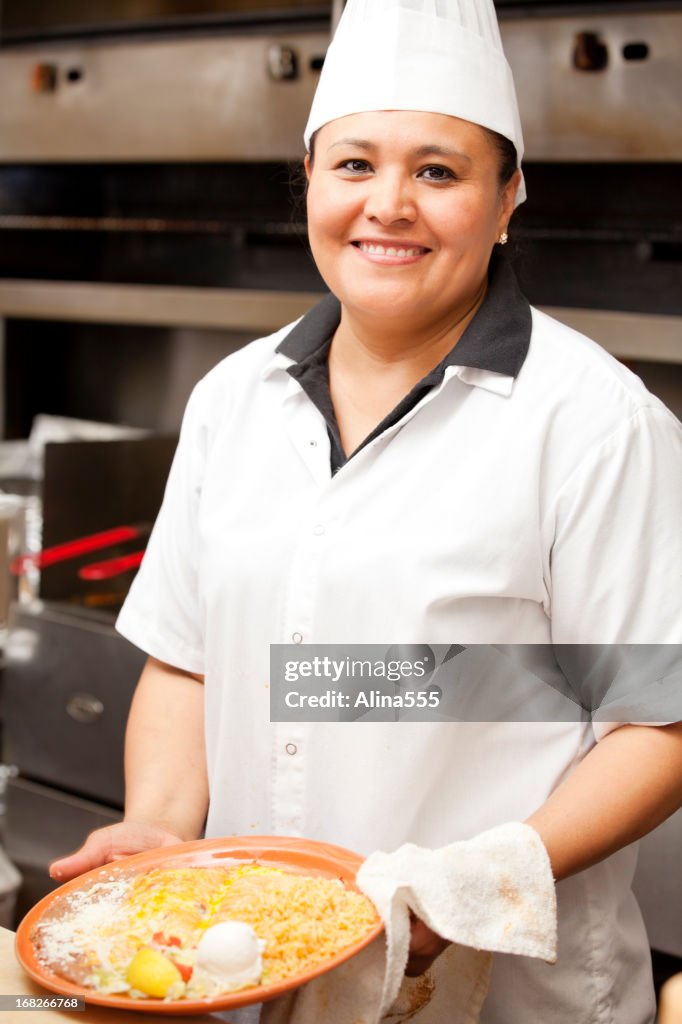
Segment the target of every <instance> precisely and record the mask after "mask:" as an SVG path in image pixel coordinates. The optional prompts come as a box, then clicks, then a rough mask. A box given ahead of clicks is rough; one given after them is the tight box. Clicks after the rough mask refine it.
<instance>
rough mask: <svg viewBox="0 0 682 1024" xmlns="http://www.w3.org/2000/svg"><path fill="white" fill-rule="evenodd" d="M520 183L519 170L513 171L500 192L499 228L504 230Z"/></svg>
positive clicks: (512, 209)
mask: <svg viewBox="0 0 682 1024" xmlns="http://www.w3.org/2000/svg"><path fill="white" fill-rule="evenodd" d="M520 185H521V171H519V170H518V169H517V170H516V171H514V173H513V174H512V176H511V178H510V179H509V181H508V182H507V184H506V185H505V186H504V188H503V189H502V192H501V193H500V218H499V222H498V223H499V230H500V233H501V232H502V231H506V230H507V227H508V225H509V221H510V219H511V215H512V213H513V212H514V209H515V205H516V193H517V192H518V190H519V187H520Z"/></svg>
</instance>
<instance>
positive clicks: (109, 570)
mask: <svg viewBox="0 0 682 1024" xmlns="http://www.w3.org/2000/svg"><path fill="white" fill-rule="evenodd" d="M143 557H144V551H133V552H132V554H130V555H121V557H120V558H107V559H106V561H104V562H93V563H92V565H84V566H83V568H82V569H79V570H78V576H79V578H80V579H82V580H108V579H110V578H111V577H112V576H118V575H119V574H120V573H122V572H127V571H128V569H137V567H138V565H139V564H140V562H141V561H142V559H143Z"/></svg>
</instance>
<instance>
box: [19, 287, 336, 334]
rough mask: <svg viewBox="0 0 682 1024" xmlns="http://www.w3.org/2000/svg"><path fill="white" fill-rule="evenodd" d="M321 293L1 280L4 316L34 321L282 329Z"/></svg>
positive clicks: (313, 302) (232, 328) (318, 297)
mask: <svg viewBox="0 0 682 1024" xmlns="http://www.w3.org/2000/svg"><path fill="white" fill-rule="evenodd" d="M320 297H321V296H320V294H319V293H317V292H278V291H260V290H258V291H256V290H250V289H239V288H184V287H168V286H161V285H132V284H90V283H84V282H80V281H74V282H72V281H22V280H8V279H4V280H0V316H3V317H19V318H22V319H31V320H68V321H89V322H94V323H107V324H143V325H144V324H146V325H149V326H156V327H208V328H222V329H223V330H246V331H248V330H254V331H261V332H262V331H266V330H277V328H279V327H282V326H283V325H284V324H287V323H290V322H291V321H292V320H296V319H297V318H298V317H300V316H302V315H303V313H305V312H306V310H308V309H310V308H311V306H314V305H315V303H316V302H318V301H319V299H320Z"/></svg>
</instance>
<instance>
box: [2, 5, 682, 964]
mask: <svg viewBox="0 0 682 1024" xmlns="http://www.w3.org/2000/svg"><path fill="white" fill-rule="evenodd" d="M497 6H498V9H499V13H500V16H501V25H502V35H503V39H504V44H505V49H506V52H507V55H508V57H509V61H510V63H511V65H512V68H513V70H514V75H515V79H516V84H517V90H518V94H519V101H520V105H521V112H522V118H523V121H524V126H525V138H526V159H525V165H524V166H525V173H526V179H527V184H528V193H529V200H528V202H527V203H526V204H525V205H524V206H523V207H522V208H521V210H520V211H519V212H518V214H517V215H516V216H515V218H514V220H513V221H512V232H511V233H512V241H513V244H512V246H510V249H513V257H514V260H515V263H516V266H517V270H518V273H519V276H520V278H521V281H522V284H523V287H524V289H525V291H526V294H527V295H528V297H529V298H530V300H531V301H532V302H533V303H534V304H536V305H538V306H540V307H542V308H544V309H547V310H548V311H549V312H550V313H552V314H553V315H555V316H556V317H558V319H560V320H564V321H565V322H566V323H568V324H570V325H572V326H575V327H576V328H578V329H579V330H581V331H583V332H584V333H586V334H588V335H590V336H592V337H593V338H595V339H596V340H597V341H598V342H600V343H601V344H602V345H603V346H604V347H605V348H607V349H608V350H609V351H610V352H612V353H613V354H614V355H615V356H616V357H618V358H620V359H623V360H624V361H626V362H627V363H628V365H629V366H631V367H632V369H634V371H635V372H636V373H638V374H639V375H640V376H641V377H642V378H643V379H644V381H645V382H646V383H647V385H648V386H649V388H650V389H651V390H652V391H654V392H655V393H657V394H658V395H659V396H660V397H661V398H662V399H663V400H664V401H665V402H666V403H667V404H668V405H669V406H670V407H671V408H672V409H673V410H674V411H675V412H677V414H678V415H680V414H681V413H682V188H681V187H680V185H681V174H680V172H681V169H682V119H681V118H680V106H679V104H680V96H681V95H682V0H661V2H656V0H640V2H637V0H601V2H597V0H595V2H562V0H525V2H517V0H498V4H497ZM340 8H341V4H340V3H334V4H330V3H326V4H325V3H319V2H317V3H316V2H311V0H298V2H296V0H196V2H195V0H96V2H92V0H2V2H0V352H1V353H2V359H1V360H0V425H1V426H2V431H3V437H4V441H3V442H2V443H1V444H0V488H1V489H2V490H3V491H5V492H6V493H8V494H19V495H20V496H21V497H22V500H23V502H24V505H23V508H24V509H25V510H26V512H27V513H28V515H27V516H24V519H23V520H21V524H20V525H21V528H20V526H19V525H17V524H18V523H19V519H17V520H16V521H14V520H13V524H14V525H13V526H12V529H14V531H15V534H16V535H17V536H19V540H18V541H17V539H16V536H15V538H14V542H15V545H16V544H18V545H19V546H21V545H22V544H23V546H24V547H26V546H28V547H31V546H32V547H33V548H35V547H38V546H39V545H40V541H41V537H42V544H43V546H45V547H47V546H51V545H57V544H60V543H63V542H65V541H68V540H70V539H72V538H74V537H78V536H80V535H81V534H89V533H95V532H98V531H103V530H108V529H110V528H112V527H118V526H121V525H124V524H127V525H131V526H133V527H134V528H135V529H137V531H138V532H137V534H136V535H134V536H131V537H130V539H128V540H125V541H119V542H118V543H117V544H116V545H113V546H110V547H108V548H106V549H105V550H102V551H101V553H99V554H98V552H97V551H96V552H94V554H93V553H92V552H91V553H89V554H87V553H86V554H83V555H81V556H80V557H79V558H76V559H71V560H69V561H68V562H67V561H64V562H63V563H59V564H55V565H53V566H45V567H44V568H43V569H42V570H41V571H40V572H39V571H38V570H37V568H36V567H35V566H34V567H33V570H31V571H28V572H26V573H25V575H24V577H21V576H19V577H17V576H16V575H15V576H13V577H12V578H11V579H10V580H9V582H7V579H8V578H9V577H8V571H9V570H8V563H9V560H10V559H9V556H7V555H6V556H5V564H4V565H3V567H2V572H3V585H2V588H0V605H2V607H0V619H1V618H2V616H3V615H5V617H7V614H8V609H9V603H10V599H11V597H12V595H13V594H15V596H16V593H17V587H18V594H19V597H20V598H21V600H20V602H19V603H18V605H15V606H13V612H12V615H13V619H12V621H13V625H12V629H11V630H10V633H9V637H8V639H7V644H6V652H5V658H4V667H3V673H2V675H3V678H2V684H1V685H2V690H1V691H0V693H1V696H2V705H1V706H2V752H1V756H0V761H5V762H6V763H7V764H9V765H12V766H14V767H15V768H16V770H17V773H18V774H17V773H14V774H12V777H10V778H9V780H8V784H7V796H6V803H7V820H6V822H5V827H4V834H5V835H4V838H5V845H6V848H7V850H8V852H9V855H10V857H11V858H12V860H13V861H14V862H15V863H16V864H17V865H18V866H19V868H20V870H21V872H22V875H23V885H22V888H21V890H20V891H19V893H18V896H17V899H16V906H15V908H14V910H13V911H6V918H5V919H4V920H0V924H4V925H5V926H7V927H9V926H13V925H14V924H15V923H16V919H17V915H18V914H21V913H22V912H24V911H25V910H26V909H27V908H28V907H29V906H30V905H31V904H32V903H33V902H34V901H35V900H36V899H37V898H38V897H39V896H41V895H43V894H44V893H45V892H46V891H48V889H49V888H50V885H51V883H50V882H49V879H48V878H47V875H46V865H47V863H48V862H49V860H50V859H52V858H53V857H56V856H57V855H59V854H62V853H63V852H65V851H66V850H68V849H72V848H75V847H76V846H78V845H79V844H80V842H81V840H82V838H83V836H84V835H85V834H86V833H87V832H88V831H90V830H91V829H92V828H95V827H97V826H98V825H100V824H102V823H105V822H109V821H113V820H116V819H117V818H118V817H119V816H120V809H121V804H122V797H123V788H122V774H121V767H120V765H121V753H122V742H123V729H124V723H125V716H126V712H127V707H128V704H129V701H130V697H131V694H132V691H133V688H134V686H135V682H136V677H137V674H138V672H139V669H140V667H141V664H142V660H143V659H142V656H141V655H140V653H139V652H137V651H135V650H134V649H132V648H131V647H130V646H129V645H128V644H127V643H126V642H125V641H123V640H122V639H120V638H119V637H117V636H116V634H115V633H114V630H113V621H114V617H115V611H116V608H117V607H118V606H119V605H120V601H121V599H122V597H123V596H124V594H125V592H126V590H127V587H128V586H129V584H130V581H131V579H132V578H133V575H134V571H135V568H134V564H133V565H132V567H131V568H128V569H126V568H125V564H124V568H123V570H122V571H120V572H118V573H117V574H116V575H110V576H108V577H107V576H105V577H104V578H103V579H102V578H100V579H92V578H91V579H82V578H81V577H80V576H79V570H82V569H83V568H84V567H85V566H86V565H88V564H89V563H92V562H97V561H102V560H104V561H107V560H111V559H112V558H113V557H117V558H124V559H125V558H132V560H133V562H134V557H135V555H136V554H137V552H139V550H140V549H141V548H143V546H144V536H145V533H146V531H148V528H149V524H150V522H151V521H153V518H154V516H155V514H156V510H157V509H158V505H159V502H160V500H161V495H162V492H163V484H164V480H165V475H166V472H167V469H168V465H169V462H170V459H171V458H172V452H173V449H174V445H175V438H176V434H177V430H178V428H179V424H180V419H181V415H182V409H183V407H184V404H185V401H186V399H187V396H188V394H189V391H190V390H191V388H192V386H193V384H194V383H195V382H196V381H197V380H198V379H199V377H201V376H202V375H203V374H204V373H205V372H206V371H207V370H208V369H209V368H210V367H211V366H213V365H214V364H215V363H216V362H217V361H218V360H219V359H221V358H222V357H223V356H224V355H226V354H228V353H229V352H232V351H234V350H235V349H236V348H238V347H239V346H241V345H243V344H245V343H246V342H248V341H249V340H251V339H253V338H255V337H258V336H260V335H262V334H264V333H267V332H269V331H271V330H273V329H275V328H277V327H279V326H281V325H283V324H285V323H287V322H289V321H291V320H293V319H294V318H296V317H297V316H299V315H300V314H302V313H303V312H304V311H305V310H306V309H308V308H309V307H310V306H311V305H312V304H313V303H314V302H315V301H316V299H317V297H318V295H319V293H320V291H321V290H322V289H323V285H322V282H321V281H320V279H319V277H318V275H317V273H316V270H315V267H314V265H313V262H312V259H311V257H310V255H309V252H308V249H307V244H306V232H305V216H304V210H303V206H302V202H301V197H302V188H301V174H300V161H301V159H302V156H303V143H302V137H301V136H302V130H303V126H304V124H305V121H306V118H307V113H308V109H309V106H310V102H311V99H312V95H313V92H314V89H315V85H316V82H317V78H318V74H319V70H320V68H321V66H322V63H323V61H324V55H325V51H326V47H327V45H328V42H329V37H330V29H331V25H332V23H333V21H334V19H335V18H337V17H338V15H339V13H340ZM0 505H1V501H0ZM19 518H21V517H19ZM26 520H28V521H26ZM1 523H2V520H1V511H0V526H1ZM41 526H42V534H41V532H40V529H41ZM22 530H23V531H24V533H25V531H26V530H28V536H20V535H21V531H22ZM9 532H10V533H11V530H10V531H9ZM7 533H8V528H7V527H5V534H7ZM2 536H4V534H2ZM5 547H7V545H6V544H5ZM5 592H6V593H5ZM3 595H4V596H3ZM3 602H4V603H3ZM2 625H3V623H2V622H0V626H2ZM6 774H7V773H6ZM1 787H2V778H0V788H1ZM1 806H2V798H1V797H0V817H1ZM681 862H682V820H681V816H680V815H679V814H678V815H677V816H676V817H675V818H673V819H672V820H671V822H669V823H668V824H667V825H666V826H664V827H663V828H661V829H659V830H658V831H657V833H655V834H654V836H652V837H650V838H649V839H648V840H647V841H646V842H645V843H644V844H643V849H642V856H641V863H640V868H639V874H638V879H637V889H638V894H639V896H640V900H641V902H642V905H643V908H644V912H645V916H646V920H647V926H648V928H649V933H650V939H651V944H652V946H653V947H654V949H655V950H656V951H657V953H656V965H657V970H658V971H659V973H660V974H661V976H662V975H663V974H665V973H671V971H672V970H673V968H674V967H675V966H676V965H677V961H676V959H675V958H676V957H682V884H681V882H680V873H679V864H680V863H681ZM6 906H7V904H5V907H6ZM2 908H3V903H2V893H1V892H0V913H1V912H2Z"/></svg>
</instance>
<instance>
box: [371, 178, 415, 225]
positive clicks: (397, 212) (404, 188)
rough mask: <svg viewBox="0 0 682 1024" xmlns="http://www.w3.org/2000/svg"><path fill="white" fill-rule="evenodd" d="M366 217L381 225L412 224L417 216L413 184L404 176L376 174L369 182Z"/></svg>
mask: <svg viewBox="0 0 682 1024" xmlns="http://www.w3.org/2000/svg"><path fill="white" fill-rule="evenodd" d="M368 187H369V192H368V195H367V198H366V200H365V216H367V217H368V218H369V219H370V220H375V221H378V222H379V223H381V224H395V223H396V222H397V221H407V222H409V223H412V222H413V221H414V220H415V218H416V214H417V208H416V202H415V198H414V195H413V191H412V189H413V182H412V181H411V179H410V178H409V177H405V176H404V175H402V174H398V173H396V174H390V173H388V172H387V173H384V174H376V175H375V176H374V177H373V178H371V179H370V180H369V182H368Z"/></svg>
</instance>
